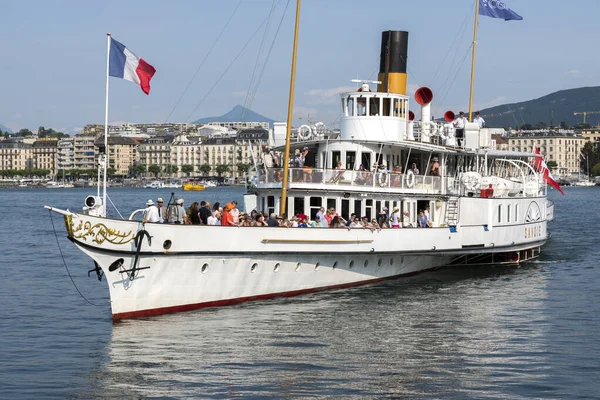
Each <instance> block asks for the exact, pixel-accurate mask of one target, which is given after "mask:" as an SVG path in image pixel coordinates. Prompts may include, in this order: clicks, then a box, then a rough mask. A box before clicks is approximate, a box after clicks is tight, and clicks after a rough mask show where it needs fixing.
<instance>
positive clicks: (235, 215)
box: [229, 200, 240, 225]
mask: <svg viewBox="0 0 600 400" xmlns="http://www.w3.org/2000/svg"><path fill="white" fill-rule="evenodd" d="M231 205H232V206H233V208H232V209H231V211H229V213H230V214H231V217H232V218H233V223H234V224H235V225H237V224H238V223H239V217H240V210H239V209H238V208H237V201H235V200H234V201H232V202H231Z"/></svg>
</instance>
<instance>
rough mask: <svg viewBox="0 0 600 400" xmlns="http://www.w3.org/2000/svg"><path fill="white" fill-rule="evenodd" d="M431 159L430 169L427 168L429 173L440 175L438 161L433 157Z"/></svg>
mask: <svg viewBox="0 0 600 400" xmlns="http://www.w3.org/2000/svg"><path fill="white" fill-rule="evenodd" d="M431 161H433V164H431V169H430V170H429V175H431V176H440V163H439V162H438V158H437V157H433V159H432V160H431Z"/></svg>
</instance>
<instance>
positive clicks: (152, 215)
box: [143, 200, 160, 223]
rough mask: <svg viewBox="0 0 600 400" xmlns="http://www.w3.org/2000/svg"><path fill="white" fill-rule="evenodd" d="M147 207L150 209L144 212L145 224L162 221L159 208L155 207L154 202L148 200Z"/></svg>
mask: <svg viewBox="0 0 600 400" xmlns="http://www.w3.org/2000/svg"><path fill="white" fill-rule="evenodd" d="M146 205H147V206H148V208H146V210H145V212H144V219H143V222H144V223H146V222H159V221H160V216H159V214H158V208H156V206H155V205H154V202H153V201H152V200H148V201H147V202H146Z"/></svg>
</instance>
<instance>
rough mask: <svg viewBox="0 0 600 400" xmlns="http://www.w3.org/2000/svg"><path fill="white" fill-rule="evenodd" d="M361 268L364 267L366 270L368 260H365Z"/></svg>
mask: <svg viewBox="0 0 600 400" xmlns="http://www.w3.org/2000/svg"><path fill="white" fill-rule="evenodd" d="M363 266H364V267H365V268H367V267H368V266H369V260H365V263H364V264H363Z"/></svg>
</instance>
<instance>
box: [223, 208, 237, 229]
mask: <svg viewBox="0 0 600 400" xmlns="http://www.w3.org/2000/svg"><path fill="white" fill-rule="evenodd" d="M231 210H233V204H231V203H227V204H225V207H224V208H223V213H222V214H221V225H222V226H236V224H235V223H234V222H233V216H232V215H231Z"/></svg>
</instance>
